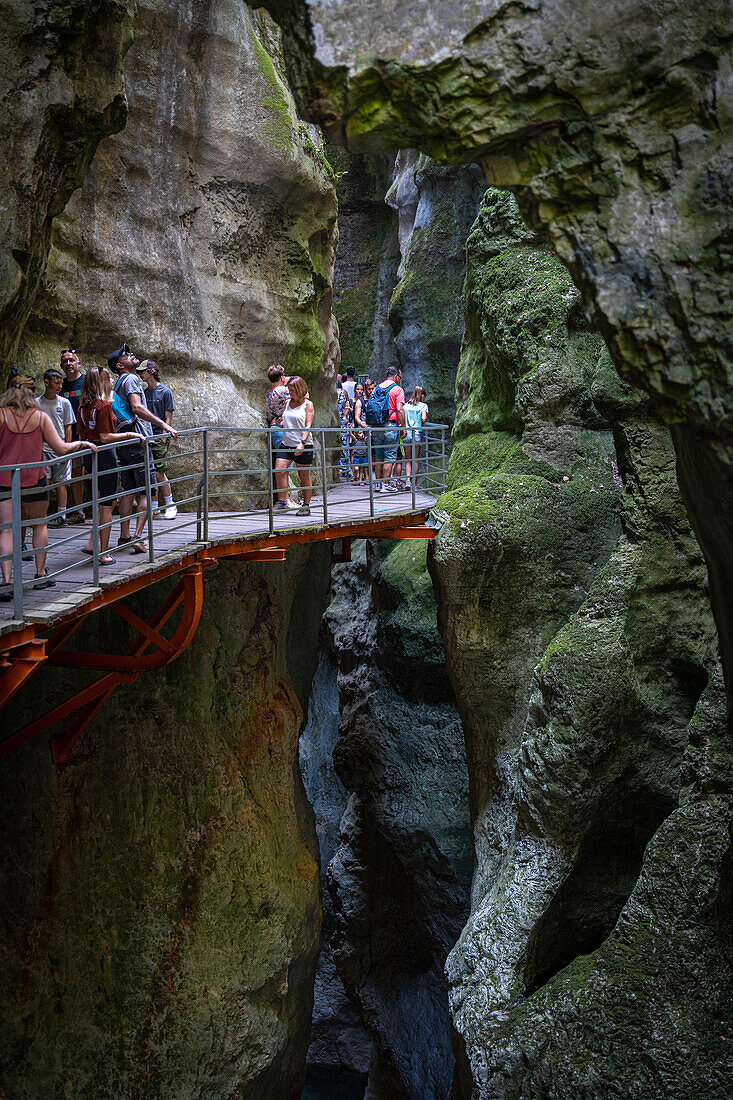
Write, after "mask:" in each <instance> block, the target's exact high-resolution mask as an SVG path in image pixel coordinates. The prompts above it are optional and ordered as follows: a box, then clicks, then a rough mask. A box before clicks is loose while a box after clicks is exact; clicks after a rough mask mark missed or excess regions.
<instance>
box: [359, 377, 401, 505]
mask: <svg viewBox="0 0 733 1100" xmlns="http://www.w3.org/2000/svg"><path fill="white" fill-rule="evenodd" d="M401 378H402V371H401V370H400V368H399V367H390V369H389V370H388V371H387V377H386V378H385V379H384V381H383V382H380V383H379V384H378V385H377V386H376V387H375V388H374V390H373V391H372V394H371V397H370V398H369V400H368V401H367V405H366V419H367V423H368V424H370V425H371V427H372V429H373V431H372V455H373V458H374V473H375V478H376V484H375V486H374V491H375V492H376V493H381V491H382V485H384V490H385V492H388V493H398V492H399V491H400V490H399V489H398V487H397V486H396V485H391V484H390V478H391V477H392V467H393V465H394V463H395V460H396V458H397V443H398V440H399V435H400V427H404V425H405V412H404V409H405V391H404V390H403V389H402V386H401V385H400V380H401Z"/></svg>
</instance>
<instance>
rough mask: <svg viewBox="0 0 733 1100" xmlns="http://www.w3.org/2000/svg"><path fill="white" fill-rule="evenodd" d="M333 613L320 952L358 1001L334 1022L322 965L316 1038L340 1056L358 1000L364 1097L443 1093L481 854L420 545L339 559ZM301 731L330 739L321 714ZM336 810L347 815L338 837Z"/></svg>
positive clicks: (378, 1099)
mask: <svg viewBox="0 0 733 1100" xmlns="http://www.w3.org/2000/svg"><path fill="white" fill-rule="evenodd" d="M324 623H325V627H326V631H327V638H326V641H325V645H326V649H327V653H328V656H327V657H324V658H323V660H324V662H325V663H326V664H328V663H332V665H333V666H335V667H337V669H338V684H337V690H338V695H337V699H338V708H339V713H340V722H339V725H338V740H337V741H336V743H335V746H334V748H333V757H332V766H333V765H334V764H335V773H336V774H335V775H333V774H332V775H331V778H330V779H329V780H328V781H327V783H326V785H325V790H326V795H325V797H323V796H320V797H319V806H320V807H321V814H320V815H319V816H320V819H321V823H322V824H321V830H320V831H321V851H322V855H323V854H324V851H325V852H328V853H329V854H330V856H331V858H330V862H329V864H328V872H327V883H328V891H329V894H330V899H329V903H327V904H326V909H327V910H329V909H330V910H331V913H332V916H331V915H330V916H329V918H328V921H327V924H326V927H327V928H328V930H329V933H330V935H329V942H328V945H327V948H326V956H327V963H328V964H329V965H330V962H331V960H333V962H334V963H335V966H336V970H337V972H338V976H339V978H340V981H341V982H342V983H343V986H344V987H345V989H346V991H347V995H348V998H349V1001H350V1008H349V1010H347V1012H346V1014H345V1015H344V1016H343V1017H342V1019H341V1020H336V1021H334V1010H335V1011H337V1012H341V1011H342V1009H341V1008H340V1007H339V1002H338V1000H337V998H336V996H335V992H334V991H335V990H336V989H337V988H338V986H337V983H335V982H334V981H333V979H332V977H331V976H330V975H329V973H328V971H327V968H325V967H324V968H322V975H323V978H324V982H323V989H324V991H329V992H328V995H327V996H324V998H323V1002H322V1005H323V1007H324V1008H325V1009H326V1011H325V1012H322V1013H321V1014H320V1017H318V1016H317V1018H316V1024H317V1030H316V1032H315V1035H314V1037H317V1036H318V1035H319V1034H321V1035H324V1034H330V1035H331V1036H332V1038H331V1044H332V1049H333V1048H334V1047H335V1048H336V1050H337V1056H336V1059H334V1062H332V1064H343V1063H342V1059H343V1053H342V1052H343V1051H344V1048H345V1047H346V1046H347V1045H348V1044H353V1040H354V1034H355V1033H354V1030H353V1028H352V1025H351V1024H350V1022H349V1021H350V1020H352V1019H353V1015H354V1008H355V1009H356V1015H357V1019H358V1020H360V1021H361V1024H362V1025H363V1027H365V1028H366V1031H367V1033H368V1035H369V1037H370V1039H371V1041H372V1052H371V1063H370V1066H369V1082H368V1088H367V1095H368V1096H369V1097H370V1098H373V1100H399V1098H401V1097H404V1098H406V1100H407V1098H409V1100H418V1098H419V1100H432V1098H434V1100H444V1098H445V1097H446V1096H447V1093H448V1090H449V1088H450V1082H451V1078H452V1074H453V1056H452V1053H451V1046H450V1028H449V1019H448V1003H447V993H446V986H445V980H444V977H443V965H444V961H445V956H446V954H447V951H448V950H449V948H450V946H451V945H452V944H453V942H454V941H455V939H456V937H457V935H458V932H459V930H460V928H461V925H462V924H463V921H464V920H465V916H466V913H467V910H468V888H469V882H470V876H471V851H470V833H469V827H468V826H469V823H468V806H467V774H466V764H465V757H464V752H463V735H462V730H461V725H460V722H459V720H458V715H457V713H456V709H455V703H454V700H453V696H452V692H451V688H450V684H449V682H448V679H447V676H446V672H445V666H444V657H443V650H442V645H441V642H440V638H439V637H438V634H437V627H436V609H435V602H434V599H433V594H432V585H431V582H430V579H429V577H428V575H427V572H426V568H425V547H424V545H423V544H419V543H417V544H412V543H409V542H403V543H398V544H396V545H395V546H394V548H393V549H392V550H391V552H390V553H389V554H388V556H386V557H385V558H384V559H382V560H380V559H379V558H378V556H377V554H376V550H375V549H374V548H372V547H369V550H368V554H365V551H364V549H361V550H360V551H359V552H358V554H357V555H356V556H355V560H354V562H352V563H351V564H348V565H340V566H335V567H334V571H333V583H332V598H331V602H330V604H329V606H328V609H327V612H326V616H325V619H324ZM335 686H336V685H334V687H335ZM322 720H323V719H322ZM326 724H327V725H328V727H329V728H331V723H330V722H326ZM307 736H309V737H310V739H311V740H314V741H317V742H318V743H319V744H320V743H321V742H322V741H323V739H324V737H326V738H327V730H325V729H317V728H316V725H315V722H314V714H313V713H312V715H311V723H310V725H309V727H308V730H307V731H306V733H305V734H304V740H305V738H306V737H307ZM313 752H314V750H313V749H311V750H309V752H308V757H307V759H306V760H304V763H303V766H304V770H305V772H306V785H307V787H308V789H314V788H315V787H316V786H317V784H318V783H319V782H322V775H323V774H327V771H326V773H320V772H319V773H318V777H316V776H315V775H314V768H313V767H312V758H313ZM301 758H302V759H303V756H302V757H301ZM309 761H310V763H309ZM344 804H345V805H344ZM326 806H327V807H329V808H330V809H328V810H326V809H324V807H326ZM332 809H336V810H337V812H339V814H341V811H343V812H342V814H341V817H340V831H339V834H338V837H337V838H336V837H334V826H335V825H336V822H337V818H336V815H335V814H334V813H332V812H331V810H332ZM324 841H325V843H324ZM328 1002H330V1004H329V1003H328ZM329 1019H330V1031H329V1030H328V1026H329ZM334 1023H335V1024H336V1026H335V1027H334ZM339 1025H340V1026H339ZM334 1033H336V1034H338V1035H339V1036H340V1039H339V1041H338V1042H337V1043H334V1042H333V1035H334ZM359 1049H360V1051H361V1052H362V1053H361V1055H360V1056H363V1047H361V1048H359ZM318 1050H319V1053H320V1056H321V1057H322V1056H323V1051H324V1046H323V1044H322V1043H321V1044H320V1045H319V1048H318ZM312 1053H313V1052H312ZM353 1054H354V1047H353V1045H352V1046H351V1050H350V1057H352V1058H353ZM350 1064H352V1065H355V1064H356V1063H354V1062H353V1060H352V1062H351V1063H350Z"/></svg>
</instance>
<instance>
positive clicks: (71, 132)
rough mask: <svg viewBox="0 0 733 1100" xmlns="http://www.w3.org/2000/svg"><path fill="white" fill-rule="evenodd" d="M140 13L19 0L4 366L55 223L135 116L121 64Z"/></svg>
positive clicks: (3, 194)
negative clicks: (109, 139)
mask: <svg viewBox="0 0 733 1100" xmlns="http://www.w3.org/2000/svg"><path fill="white" fill-rule="evenodd" d="M134 10H135V5H134V3H132V2H126V0H107V2H101V0H92V2H91V3H90V2H89V0H71V2H64V3H59V2H55V0H41V2H40V3H38V2H37V3H29V2H28V0H13V2H12V3H9V4H4V5H3V33H2V41H0V102H2V113H1V114H0V140H1V143H2V148H3V153H4V155H3V158H2V166H1V167H0V241H2V250H1V251H0V361H2V364H3V378H2V382H3V388H4V384H5V371H6V365H7V364H8V362H9V361H10V360H11V359H12V358H14V356H15V352H16V348H17V345H18V339H19V337H20V335H21V332H22V329H23V325H24V323H25V320H26V318H27V316H28V311H29V310H30V308H31V306H32V304H33V300H34V297H35V294H36V291H37V289H38V285H39V282H40V279H41V277H42V275H43V271H44V267H45V263H46V257H47V254H48V249H49V245H50V238H51V227H52V220H53V218H54V216H55V215H56V214H58V213H59V212H60V211H61V210H63V208H64V206H65V205H66V203H67V201H68V199H69V196H70V195H71V193H72V191H73V190H74V188H75V187H78V186H79V185H80V183H81V182H82V180H83V179H84V174H85V172H86V170H87V168H88V167H89V162H90V160H91V158H92V156H93V155H94V151H95V149H96V148H97V145H98V143H99V141H100V138H103V137H105V136H106V135H107V134H111V133H114V132H115V131H116V130H119V129H121V128H122V126H123V125H124V123H125V118H126V113H127V110H126V103H125V97H124V92H123V81H122V61H123V58H124V56H125V52H126V50H127V49H128V47H129V45H130V43H131V41H132V24H133V13H134Z"/></svg>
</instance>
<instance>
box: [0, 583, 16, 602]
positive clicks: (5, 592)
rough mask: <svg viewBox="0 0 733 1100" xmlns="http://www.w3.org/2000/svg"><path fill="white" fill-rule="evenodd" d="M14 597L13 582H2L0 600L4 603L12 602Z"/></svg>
mask: <svg viewBox="0 0 733 1100" xmlns="http://www.w3.org/2000/svg"><path fill="white" fill-rule="evenodd" d="M12 598H13V586H12V584H0V601H2V603H10V601H11V600H12Z"/></svg>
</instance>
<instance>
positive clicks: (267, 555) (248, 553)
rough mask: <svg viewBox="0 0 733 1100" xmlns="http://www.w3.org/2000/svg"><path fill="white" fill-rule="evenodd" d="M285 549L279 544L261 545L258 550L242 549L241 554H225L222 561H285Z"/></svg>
mask: <svg viewBox="0 0 733 1100" xmlns="http://www.w3.org/2000/svg"><path fill="white" fill-rule="evenodd" d="M286 553H287V549H282V548H281V547H279V546H272V547H270V546H263V547H261V548H260V549H259V550H243V551H242V553H241V554H227V556H226V557H225V558H223V559H222V560H223V561H255V562H257V561H258V562H264V561H285V555H286Z"/></svg>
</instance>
